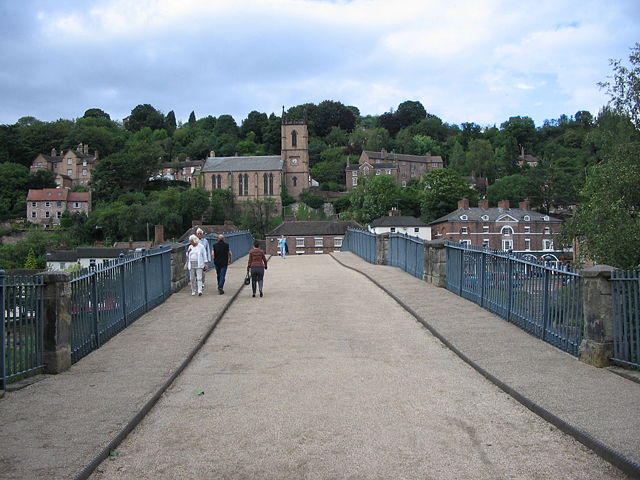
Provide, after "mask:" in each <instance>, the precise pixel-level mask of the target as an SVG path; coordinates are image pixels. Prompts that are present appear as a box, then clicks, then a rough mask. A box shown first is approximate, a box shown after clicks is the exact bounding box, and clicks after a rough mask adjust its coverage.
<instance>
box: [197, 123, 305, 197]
mask: <svg viewBox="0 0 640 480" xmlns="http://www.w3.org/2000/svg"><path fill="white" fill-rule="evenodd" d="M281 136H282V140H281V153H280V155H262V156H250V157H238V156H235V157H214V156H211V157H209V158H207V159H206V160H205V162H204V165H203V166H202V169H201V170H200V175H199V179H198V185H199V186H201V187H203V188H204V189H206V190H213V189H228V190H230V191H231V192H232V193H233V196H234V198H235V200H236V201H238V202H243V201H247V200H253V201H255V200H265V199H267V198H273V199H274V200H275V202H276V205H277V206H278V207H280V206H281V205H282V201H281V198H280V188H281V185H283V184H284V185H285V186H286V188H287V193H288V194H289V195H291V196H292V197H294V198H298V197H299V196H300V194H301V193H302V191H303V190H305V189H307V188H309V187H310V185H311V177H310V173H309V133H308V129H307V122H306V121H300V120H288V119H286V118H285V116H284V115H283V116H282V127H281Z"/></svg>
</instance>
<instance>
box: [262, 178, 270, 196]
mask: <svg viewBox="0 0 640 480" xmlns="http://www.w3.org/2000/svg"><path fill="white" fill-rule="evenodd" d="M262 188H263V191H264V194H265V195H269V181H268V180H267V174H266V173H265V174H264V175H262Z"/></svg>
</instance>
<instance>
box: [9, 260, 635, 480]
mask: <svg viewBox="0 0 640 480" xmlns="http://www.w3.org/2000/svg"><path fill="white" fill-rule="evenodd" d="M336 259H337V260H338V261H336ZM245 262H246V259H240V260H239V262H238V263H237V264H234V265H232V266H231V268H230V270H229V273H228V280H227V288H226V290H227V294H226V295H222V296H221V295H218V294H217V292H215V289H214V288H212V287H213V285H212V284H211V283H212V282H211V280H212V279H213V275H211V276H210V277H209V282H208V283H210V285H209V286H208V288H207V290H206V293H205V295H204V296H203V297H191V296H190V294H189V291H188V290H189V289H188V288H186V289H184V290H182V291H181V292H178V293H177V294H174V295H173V296H172V297H171V298H170V299H169V300H168V301H167V302H166V303H165V304H163V305H162V306H160V307H158V308H156V309H155V310H154V311H152V312H150V313H149V314H147V315H145V316H144V317H142V318H141V319H140V320H138V321H137V322H136V323H135V324H134V325H133V326H131V327H129V328H128V329H127V330H126V331H125V332H123V333H121V334H120V335H118V336H117V337H116V338H114V339H113V340H111V341H110V342H109V343H107V344H106V345H105V346H104V347H102V348H101V349H100V350H98V351H96V352H94V353H92V354H91V355H89V356H88V357H87V358H85V359H83V360H82V361H81V362H79V363H78V364H76V365H74V366H73V367H72V369H71V370H70V371H69V372H67V373H64V374H62V375H58V376H55V377H48V378H46V379H45V380H43V381H41V382H38V383H36V384H34V385H32V386H30V387H27V388H25V389H23V390H20V391H17V392H11V393H9V394H7V396H6V397H5V398H4V399H3V400H2V401H0V422H1V424H2V430H1V431H0V446H1V449H0V478H3V479H4V478H69V477H72V476H74V475H77V474H78V473H79V472H80V473H81V475H82V472H81V471H82V470H83V468H84V467H85V466H86V465H87V464H89V463H90V462H91V461H92V460H93V459H94V458H96V457H97V456H99V455H100V453H101V451H102V450H103V449H105V448H108V445H109V442H110V441H112V440H113V439H114V438H115V437H116V436H117V435H118V434H119V433H121V432H122V431H123V429H124V430H126V429H127V426H128V425H129V424H131V422H130V421H131V419H132V418H133V417H134V416H135V415H136V413H137V412H138V411H139V410H140V409H141V408H143V407H144V406H145V405H148V406H150V403H151V399H152V397H153V395H154V393H156V392H157V391H158V390H159V389H160V388H162V387H163V386H164V385H168V383H167V380H168V379H169V377H170V376H171V375H172V374H174V373H176V372H177V371H179V370H180V369H181V366H182V365H183V361H184V359H185V358H186V357H187V356H188V355H189V353H190V352H191V351H192V349H193V348H194V347H196V346H197V345H198V343H199V342H201V341H202V340H203V339H204V338H205V337H206V336H207V334H208V333H209V331H210V329H211V327H212V325H213V323H214V322H215V321H216V320H217V319H218V317H219V314H220V313H221V311H222V310H223V309H224V308H226V307H228V310H227V311H226V313H225V314H224V316H222V318H221V320H220V322H219V324H218V326H217V327H216V329H215V331H214V332H213V334H212V335H211V336H210V337H209V338H208V340H207V341H206V342H205V343H204V345H203V347H202V348H201V349H200V350H199V352H198V353H197V355H196V356H195V357H194V359H193V361H192V362H191V363H190V364H189V365H188V366H187V367H186V368H185V369H184V371H182V373H181V374H180V375H179V376H178V377H177V379H176V380H175V382H173V383H172V384H171V385H170V386H169V388H168V389H167V390H166V392H165V393H164V394H163V395H162V398H160V400H159V401H158V403H156V404H155V406H154V407H153V409H151V411H150V412H149V414H148V415H147V416H146V417H145V419H144V420H143V421H142V422H141V423H140V425H138V427H137V428H136V429H135V430H134V431H133V432H132V433H131V434H130V435H129V436H128V437H127V439H126V440H125V441H124V442H123V443H122V444H120V445H119V446H118V447H117V456H113V457H110V458H109V459H107V460H106V461H105V462H103V463H102V464H101V465H100V466H98V468H97V470H96V472H95V473H94V475H93V476H92V478H98V479H107V478H118V479H122V478H131V479H134V478H135V479H141V478H154V479H156V478H553V477H564V478H576V479H578V478H596V479H597V478H624V476H623V475H622V473H621V472H619V471H618V470H616V469H614V468H613V467H612V466H611V465H609V464H608V463H606V462H604V461H603V460H602V459H600V458H599V457H597V456H596V455H594V454H593V453H592V452H591V451H589V450H587V449H586V448H585V447H583V446H582V445H580V444H579V443H577V442H576V441H575V440H574V439H573V438H572V437H570V436H568V435H565V434H563V433H562V432H560V431H559V430H557V429H556V428H553V427H551V426H550V425H549V424H548V423H546V422H545V421H544V420H542V419H541V418H540V417H538V416H537V415H535V414H534V413H532V412H531V411H530V410H528V409H526V408H524V407H523V406H522V405H521V404H519V403H517V402H516V401H514V400H513V398H512V397H510V396H508V395H506V394H505V393H504V392H503V391H502V390H500V389H499V388H497V387H496V386H495V385H494V384H493V383H491V382H489V381H488V380H487V379H485V378H484V377H483V376H482V375H480V374H479V373H478V372H477V371H476V370H474V369H472V368H471V367H470V366H469V365H468V364H467V363H465V362H463V361H462V360H461V359H460V358H459V357H458V356H457V355H455V354H454V353H453V352H452V351H451V350H450V349H448V348H446V347H445V346H444V345H443V344H442V343H441V342H440V341H439V340H438V339H437V338H435V337H434V336H433V335H432V334H431V333H430V332H429V330H427V329H426V328H424V326H423V325H422V324H421V323H419V322H417V321H416V319H415V317H413V316H411V315H410V314H409V313H408V312H407V310H406V309H404V308H403V307H402V305H400V304H399V303H398V302H397V301H396V300H394V299H393V298H392V297H391V296H390V295H388V294H387V293H386V292H385V291H384V290H383V289H382V288H380V287H379V286H378V285H376V284H375V283H374V282H372V281H371V280H370V279H368V278H366V277H365V276H363V275H361V274H360V273H358V272H357V271H354V270H352V269H351V268H346V267H345V265H346V266H349V267H352V268H357V269H358V270H360V271H362V272H363V273H365V274H366V275H369V276H370V277H371V278H372V279H374V280H375V281H376V282H378V283H379V284H380V285H382V286H383V287H384V288H385V289H386V290H388V292H389V293H390V294H391V295H393V296H395V297H396V298H397V299H398V300H399V301H400V302H402V303H403V304H404V306H405V307H407V308H409V309H410V310H412V311H414V312H415V313H416V314H417V315H418V316H419V317H420V318H421V319H422V320H424V321H425V322H427V324H428V325H429V326H430V327H432V328H433V329H435V330H436V331H437V332H438V333H439V334H441V335H442V338H443V340H445V341H446V342H447V343H450V344H451V345H452V346H453V347H454V348H455V349H457V350H459V352H460V353H461V354H463V355H464V356H466V357H467V359H468V360H469V361H470V362H473V363H475V364H476V366H477V367H478V368H480V369H484V370H485V371H486V372H487V373H488V374H489V375H492V376H494V377H495V378H496V379H497V380H499V381H502V382H504V383H505V385H506V386H507V387H512V388H513V389H514V390H515V393H517V394H522V395H524V397H526V398H528V399H530V400H531V401H532V402H534V403H535V405H538V406H540V407H541V408H543V409H545V410H548V411H549V412H552V413H553V414H555V415H557V416H558V417H560V418H562V419H563V420H564V421H566V422H568V423H569V424H571V425H573V426H575V427H577V428H579V429H580V430H582V431H585V432H587V433H589V434H590V435H592V436H593V437H595V438H596V440H598V441H600V442H602V443H604V444H605V445H608V446H610V447H611V448H613V449H615V450H616V451H618V452H620V453H621V454H623V455H625V456H627V457H628V458H630V459H632V460H634V461H639V460H640V458H638V457H640V428H639V427H640V424H639V422H640V419H639V418H638V417H639V416H638V415H637V411H638V405H639V404H640V402H639V400H640V385H638V384H636V383H633V382H631V381H629V380H626V379H624V378H621V377H619V376H617V375H614V374H612V373H611V372H609V371H606V370H598V369H595V368H592V367H587V366H585V365H583V364H581V363H579V362H578V361H577V360H576V359H574V358H572V357H570V356H568V355H566V354H564V353H562V352H559V351H558V350H556V349H554V348H553V347H551V346H548V345H546V344H544V343H543V342H541V341H539V340H537V339H535V338H533V337H531V336H529V335H528V334H526V333H524V332H521V331H520V330H519V329H517V328H516V327H514V326H512V325H509V324H507V323H506V322H504V321H503V320H501V319H499V318H497V317H495V316H493V315H491V314H490V313H488V312H486V311H484V310H482V309H480V308H479V307H477V306H476V305H474V304H472V303H470V302H467V301H465V300H463V299H461V298H459V297H457V296H455V295H452V294H450V293H449V292H446V291H444V290H442V289H438V288H435V287H432V286H430V285H428V284H426V283H424V282H421V281H419V280H417V279H415V278H413V277H411V276H409V275H407V274H405V273H403V272H401V271H400V270H398V269H394V268H390V267H384V266H375V265H369V264H367V263H365V262H363V261H362V260H360V259H359V258H357V257H355V256H353V255H351V254H343V253H340V254H336V255H335V259H334V258H331V256H326V255H322V256H304V257H290V258H287V259H286V260H282V259H280V258H273V259H272V260H271V262H270V268H269V270H268V271H267V275H266V278H265V297H264V298H252V297H251V294H250V290H249V289H247V288H244V289H242V288H241V284H242V277H243V274H244V266H245ZM341 263H343V264H344V265H342V264H341ZM236 293H238V296H237V298H235V300H233V301H232V299H233V295H234V294H236ZM86 471H87V470H85V472H86Z"/></svg>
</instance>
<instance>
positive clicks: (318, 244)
mask: <svg viewBox="0 0 640 480" xmlns="http://www.w3.org/2000/svg"><path fill="white" fill-rule="evenodd" d="M323 245H324V244H323V243H322V237H316V238H314V239H313V246H314V247H322V246H323Z"/></svg>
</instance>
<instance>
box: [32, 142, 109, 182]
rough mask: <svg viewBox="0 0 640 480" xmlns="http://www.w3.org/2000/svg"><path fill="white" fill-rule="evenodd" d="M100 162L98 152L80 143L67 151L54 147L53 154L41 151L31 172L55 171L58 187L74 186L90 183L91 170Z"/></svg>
mask: <svg viewBox="0 0 640 480" xmlns="http://www.w3.org/2000/svg"><path fill="white" fill-rule="evenodd" d="M97 162H98V152H97V151H95V152H94V153H93V155H91V154H90V153H89V145H85V144H83V143H80V144H78V146H77V147H76V148H75V150H74V149H69V150H67V152H66V153H62V152H60V154H58V152H57V150H56V149H55V148H54V149H52V150H51V155H46V154H44V153H39V154H38V155H37V156H36V158H35V159H34V160H33V162H32V163H31V167H30V169H29V170H30V171H31V173H34V172H37V171H38V170H49V171H51V172H53V174H54V176H55V178H56V184H57V185H58V187H74V186H76V185H84V186H88V185H89V180H91V170H92V169H93V167H94V166H95V164H96V163H97Z"/></svg>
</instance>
